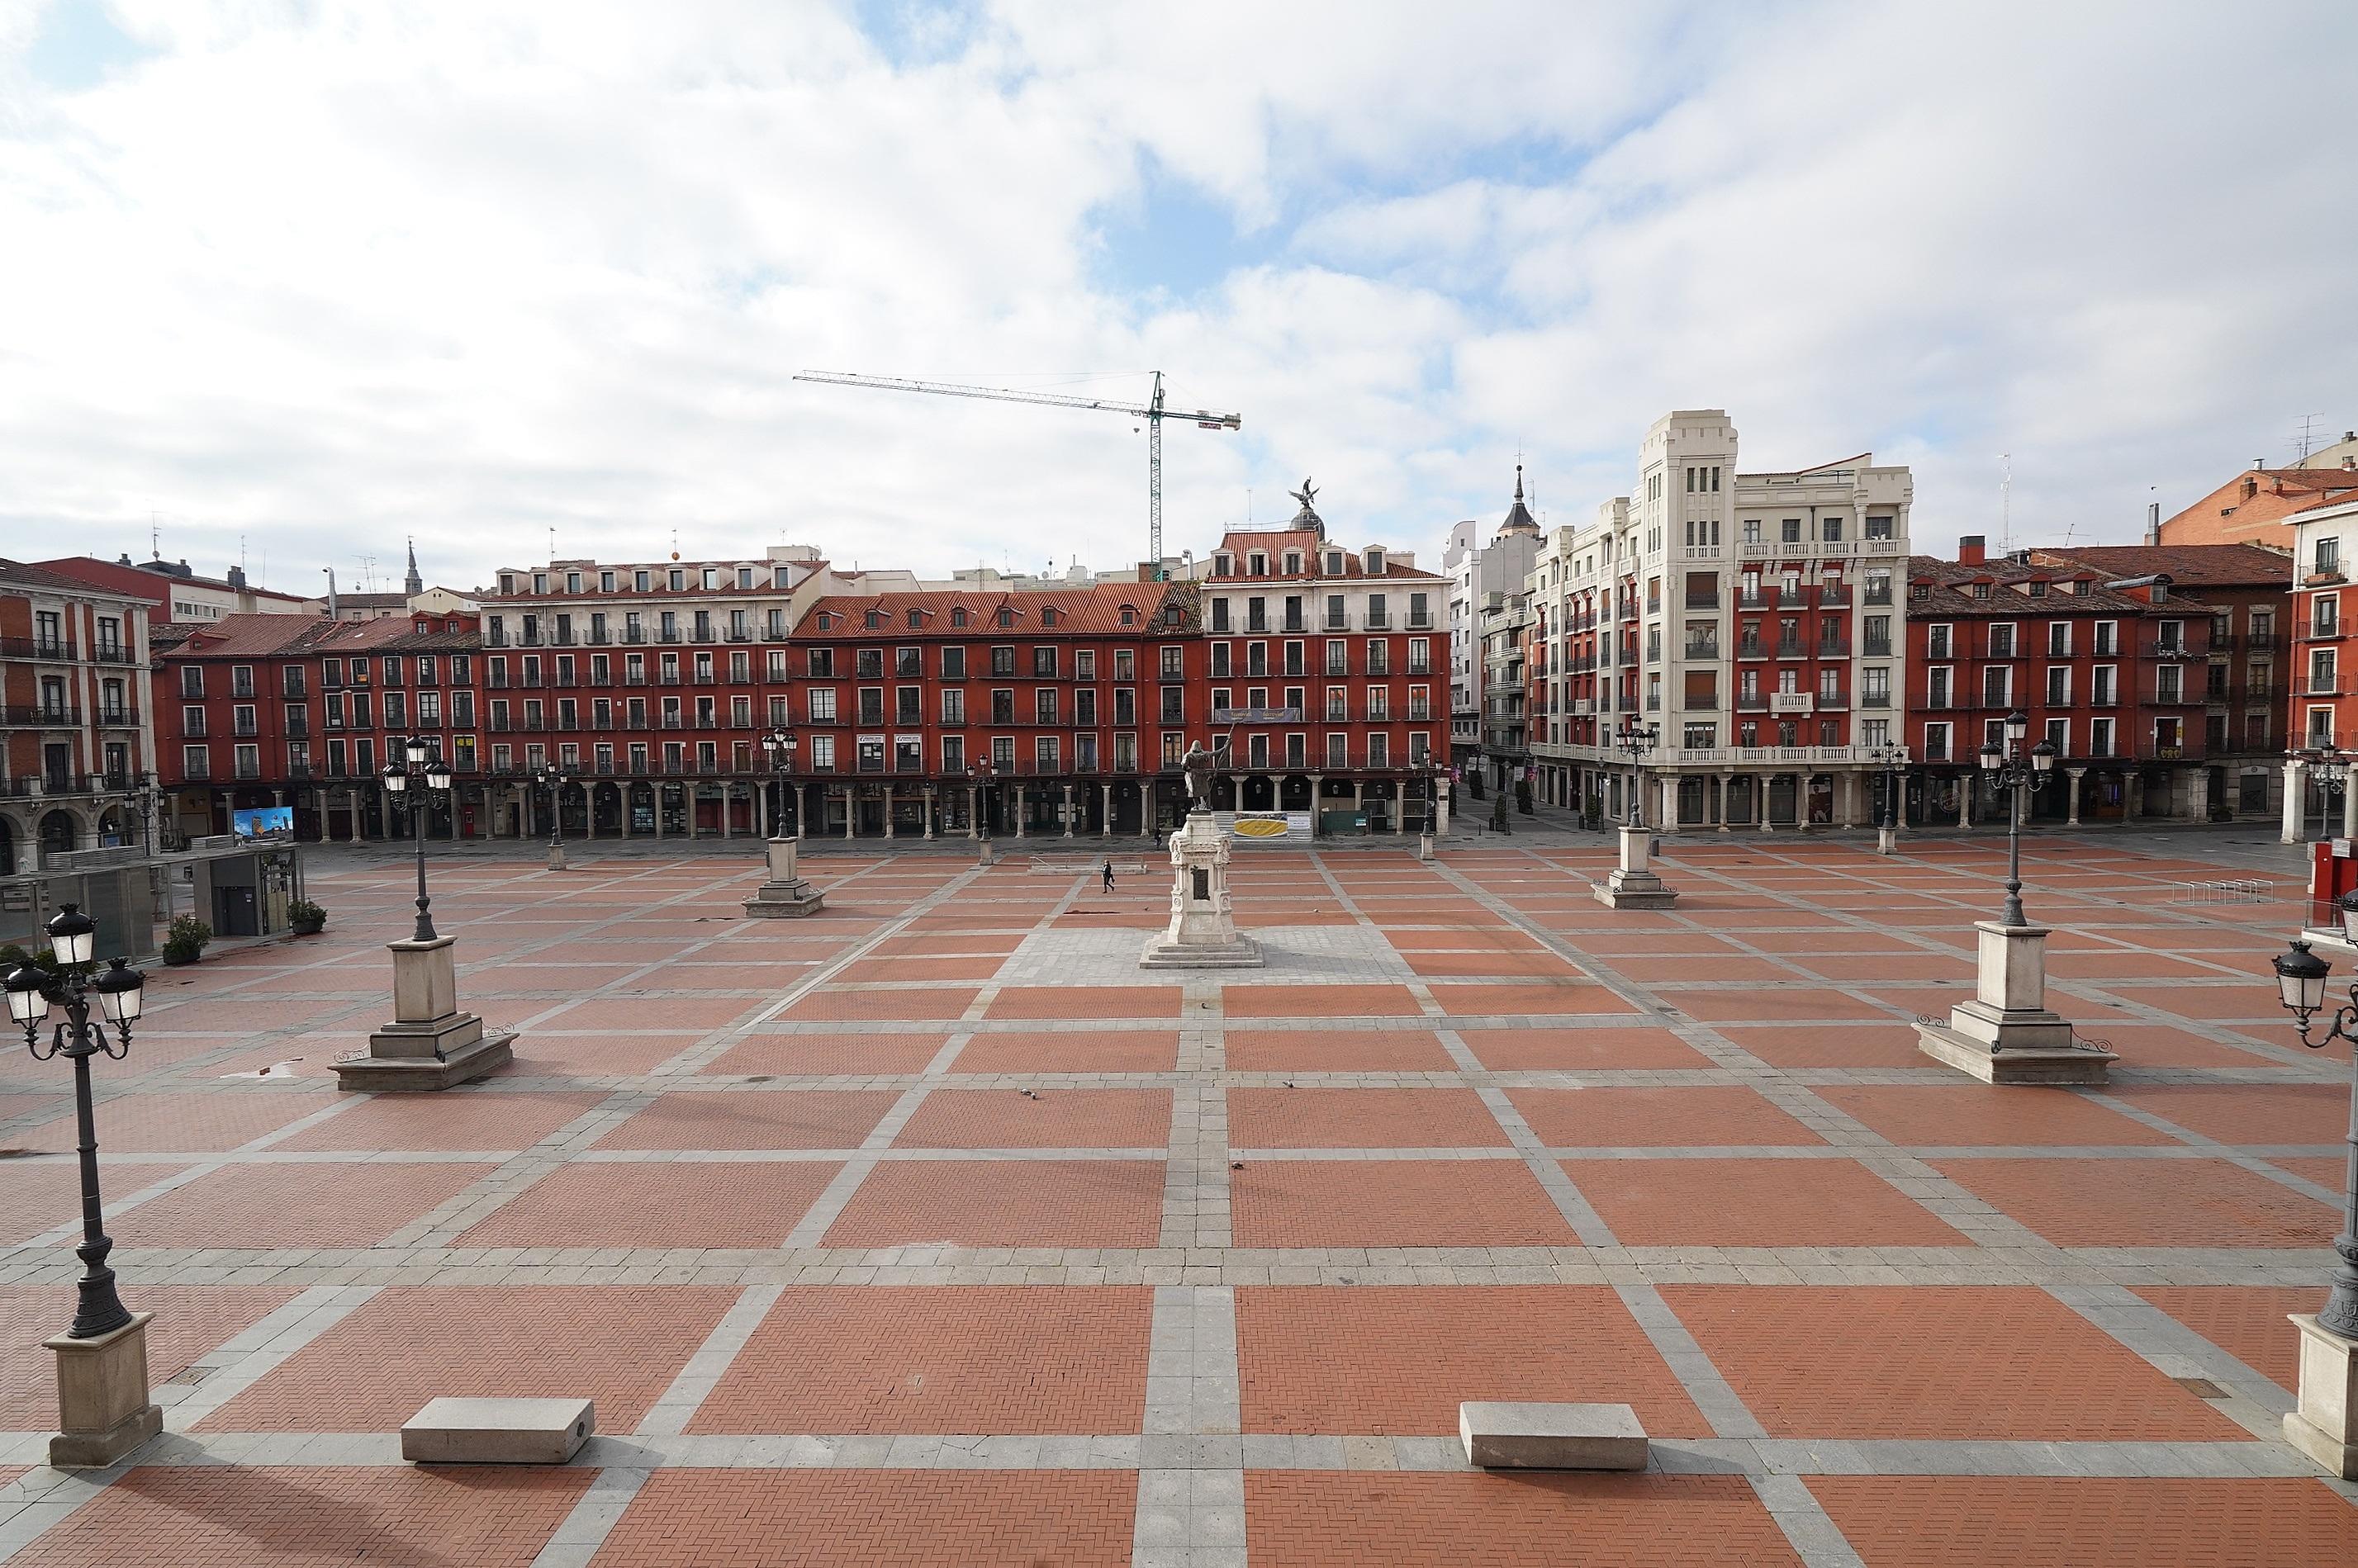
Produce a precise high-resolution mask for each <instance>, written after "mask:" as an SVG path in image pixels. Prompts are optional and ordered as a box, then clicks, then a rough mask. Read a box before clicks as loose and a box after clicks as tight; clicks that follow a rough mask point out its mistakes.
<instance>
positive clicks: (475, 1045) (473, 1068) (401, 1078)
mask: <svg viewBox="0 0 2358 1568" xmlns="http://www.w3.org/2000/svg"><path fill="white" fill-rule="evenodd" d="M463 1016H465V1017H467V1018H468V1019H470V1020H471V1021H472V1022H474V1024H475V1026H476V1030H477V1038H476V1039H475V1040H474V1041H473V1042H472V1043H471V1044H467V1045H464V1046H461V1047H460V1048H459V1049H458V1050H455V1051H448V1052H445V1053H444V1054H443V1055H441V1056H439V1057H436V1056H434V1055H431V1054H427V1055H424V1056H414V1055H410V1054H407V1053H406V1051H404V1052H403V1053H402V1054H397V1055H395V1054H384V1053H382V1052H380V1051H379V1050H378V1049H377V1044H378V1041H379V1039H380V1038H381V1036H380V1035H371V1036H370V1037H369V1049H368V1050H367V1051H365V1052H362V1054H358V1055H352V1056H346V1057H343V1058H342V1059H341V1060H339V1061H337V1062H335V1063H334V1064H332V1065H333V1067H334V1069H335V1074H336V1087H338V1088H340V1089H447V1088H450V1087H453V1086H455V1085H459V1084H463V1083H468V1082H471V1080H473V1079H476V1078H481V1077H484V1076H489V1075H490V1074H492V1073H495V1072H497V1071H499V1070H500V1069H501V1068H502V1067H504V1066H506V1065H508V1064H509V1063H510V1062H512V1061H514V1060H515V1034H514V1032H512V1031H503V1032H500V1033H489V1034H486V1033H481V1020H480V1019H476V1018H475V1017H474V1015H473V1014H472V1013H468V1014H465V1015H463Z"/></svg>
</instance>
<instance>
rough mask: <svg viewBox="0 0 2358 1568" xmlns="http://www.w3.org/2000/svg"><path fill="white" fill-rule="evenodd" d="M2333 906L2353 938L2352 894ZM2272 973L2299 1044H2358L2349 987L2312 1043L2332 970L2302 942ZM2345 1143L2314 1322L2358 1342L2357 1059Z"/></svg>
mask: <svg viewBox="0 0 2358 1568" xmlns="http://www.w3.org/2000/svg"><path fill="white" fill-rule="evenodd" d="M2334 903H2335V910H2336V913H2337V914H2339V915H2340V916H2341V921H2342V939H2343V940H2345V941H2352V940H2358V893H2343V894H2342V896H2341V897H2340V898H2339V899H2337V900H2335V901H2334ZM2276 969H2277V989H2278V991H2279V992H2280V993H2281V998H2282V1000H2283V1002H2284V1005H2285V1006H2286V1007H2287V1008H2288V1009H2290V1010H2291V1011H2292V1013H2293V1016H2294V1018H2295V1019H2296V1020H2298V1022H2299V1034H2300V1043H2301V1044H2304V1045H2306V1046H2308V1047H2309V1049H2310V1050H2312V1051H2317V1050H2322V1049H2323V1048H2324V1047H2326V1046H2328V1045H2331V1044H2333V1042H2335V1041H2336V1040H2348V1041H2352V1042H2353V1043H2358V985H2353V986H2351V987H2350V988H2349V990H2350V1002H2349V1005H2348V1006H2345V1007H2340V1008H2336V1009H2335V1010H2334V1012H2333V1016H2332V1018H2331V1021H2329V1022H2328V1023H2327V1025H2326V1031H2325V1034H2324V1037H2323V1038H2322V1039H2318V1040H2312V1039H2310V1038H2309V1020H2310V1019H2311V1018H2312V1017H2314V1016H2315V1015H2316V1013H2317V1011H2318V1010H2319V1009H2320V1008H2321V1007H2323V1006H2324V1005H2325V978H2326V976H2328V975H2329V974H2331V973H2332V971H2333V966H2332V965H2331V964H2329V963H2327V962H2326V961H2325V960H2324V959H2322V958H2320V957H2318V956H2317V955H2316V954H2315V953H2312V952H2310V951H2309V944H2308V943H2306V942H2303V941H2299V940H2296V941H2294V943H2293V944H2292V946H2291V948H2290V950H2289V951H2287V952H2284V953H2281V954H2278V955H2277V960H2276ZM2349 1144H2350V1157H2349V1159H2348V1161H2347V1162H2345V1163H2344V1164H2343V1166H2342V1234H2341V1235H2339V1236H2337V1237H2335V1238H2333V1252H2334V1257H2335V1259H2336V1260H2337V1261H2336V1262H2335V1264H2334V1266H2333V1288H2332V1292H2331V1294H2330V1295H2328V1296H2327V1297H2326V1299H2325V1306H2324V1308H2323V1309H2322V1310H2321V1311H2320V1312H2319V1313H2318V1314H2317V1324H2318V1326H2319V1327H2320V1328H2324V1329H2330V1330H2331V1331H2332V1332H2333V1333H2335V1334H2338V1335H2340V1336H2342V1338H2344V1339H2358V1056H2353V1076H2352V1083H2351V1102H2350V1133H2349Z"/></svg>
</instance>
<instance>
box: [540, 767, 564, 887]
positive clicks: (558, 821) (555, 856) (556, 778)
mask: <svg viewBox="0 0 2358 1568" xmlns="http://www.w3.org/2000/svg"><path fill="white" fill-rule="evenodd" d="M533 780H534V782H535V783H536V784H539V785H540V787H541V788H543V789H545V790H546V791H547V792H548V869H549V870H550V871H563V870H564V869H565V822H564V810H565V786H566V785H567V784H571V783H572V782H573V781H572V780H571V779H570V778H568V777H567V776H566V773H565V771H564V770H563V769H562V768H555V767H548V766H543V767H542V768H541V770H540V771H539V772H538V773H535V774H534V775H533Z"/></svg>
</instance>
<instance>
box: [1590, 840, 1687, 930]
mask: <svg viewBox="0 0 2358 1568" xmlns="http://www.w3.org/2000/svg"><path fill="white" fill-rule="evenodd" d="M1653 843H1654V834H1653V830H1652V829H1651V828H1649V827H1630V826H1629V825H1628V824H1627V823H1624V824H1622V827H1621V863H1620V864H1619V865H1618V866H1617V867H1615V868H1614V869H1613V871H1611V872H1609V873H1608V874H1607V875H1606V879H1605V881H1603V882H1601V883H1600V884H1598V885H1597V886H1596V887H1595V888H1594V889H1592V890H1591V891H1592V892H1594V893H1595V895H1596V902H1597V903H1601V904H1604V905H1605V906H1606V908H1608V909H1675V908H1677V907H1678V903H1679V890H1678V889H1676V888H1674V887H1671V886H1670V885H1669V884H1668V883H1666V882H1664V881H1662V879H1661V878H1660V877H1659V876H1656V875H1655V874H1654V871H1653V869H1652V867H1651V866H1650V865H1649V864H1648V857H1649V856H1650V854H1651V852H1652V849H1653Z"/></svg>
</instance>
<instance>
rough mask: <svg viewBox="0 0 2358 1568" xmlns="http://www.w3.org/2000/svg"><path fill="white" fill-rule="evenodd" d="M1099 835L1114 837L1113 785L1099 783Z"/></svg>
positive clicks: (1101, 836)
mask: <svg viewBox="0 0 2358 1568" xmlns="http://www.w3.org/2000/svg"><path fill="white" fill-rule="evenodd" d="M1112 837H1113V785H1111V784H1099V785H1098V838H1112Z"/></svg>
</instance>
